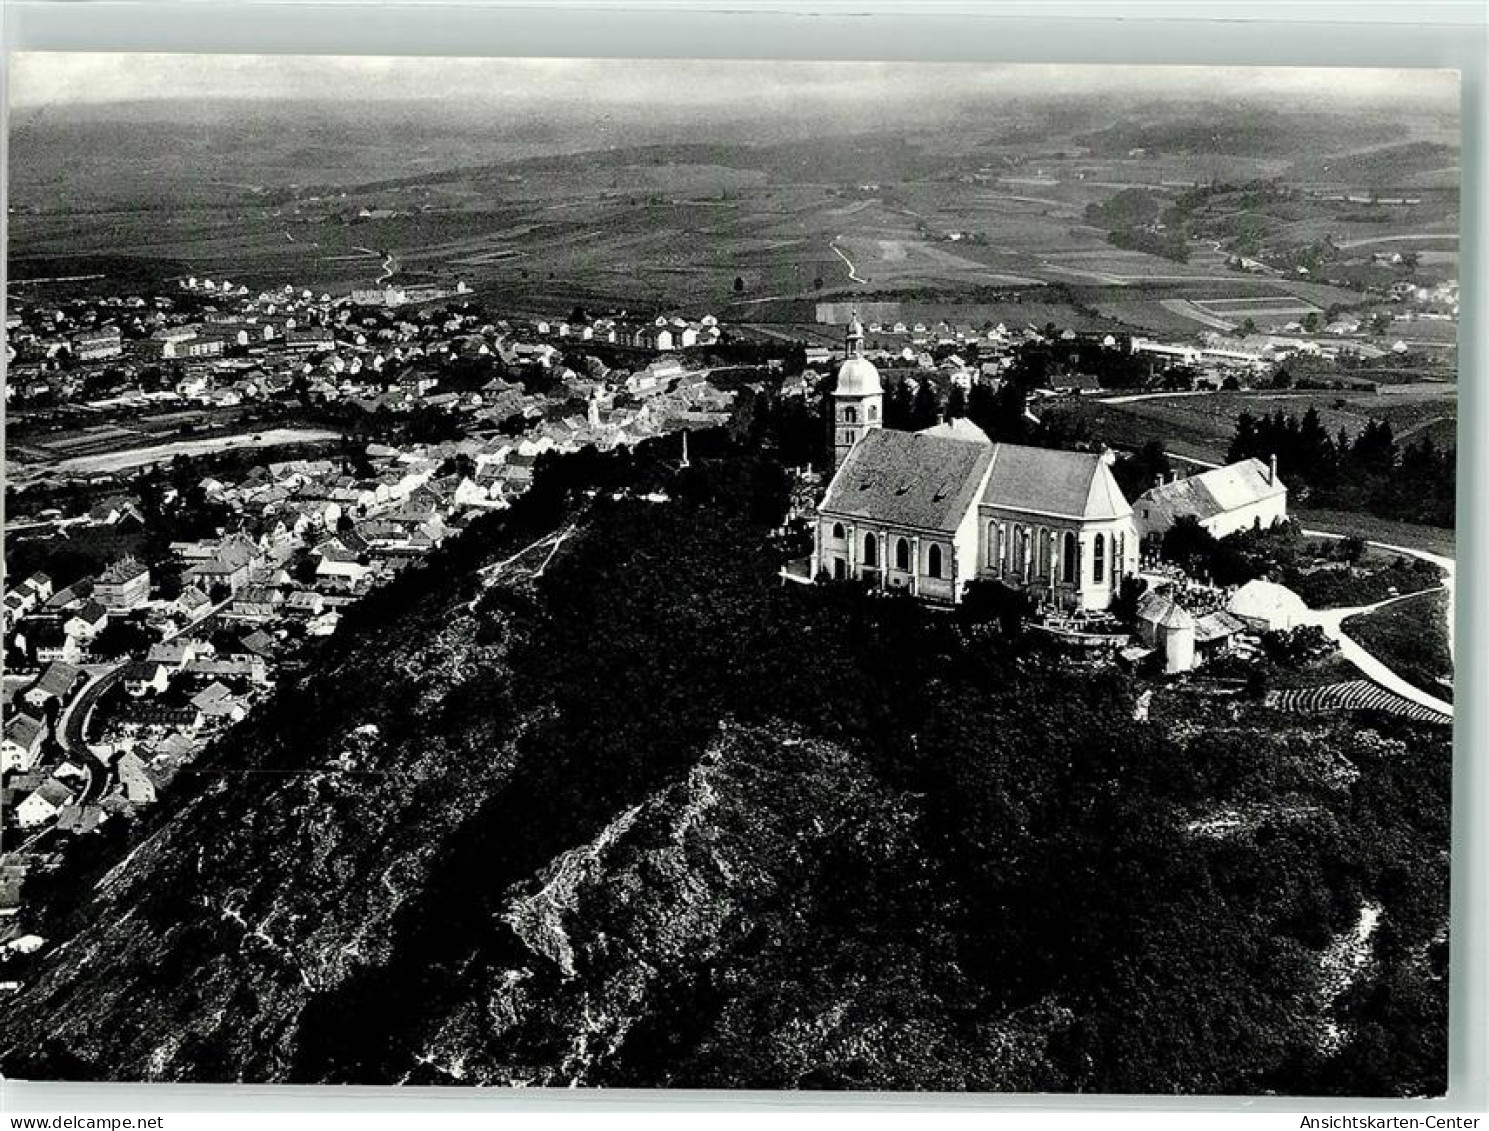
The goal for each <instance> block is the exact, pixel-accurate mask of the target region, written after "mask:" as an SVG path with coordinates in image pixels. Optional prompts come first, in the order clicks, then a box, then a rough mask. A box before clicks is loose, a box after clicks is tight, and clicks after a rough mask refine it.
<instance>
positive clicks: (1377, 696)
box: [1267, 679, 1453, 726]
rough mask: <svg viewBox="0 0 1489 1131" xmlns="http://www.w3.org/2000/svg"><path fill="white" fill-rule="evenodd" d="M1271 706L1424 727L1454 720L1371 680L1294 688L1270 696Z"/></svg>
mask: <svg viewBox="0 0 1489 1131" xmlns="http://www.w3.org/2000/svg"><path fill="white" fill-rule="evenodd" d="M1267 706H1268V707H1273V708H1275V709H1277V710H1279V711H1292V712H1298V713H1319V712H1323V711H1390V712H1391V713H1392V714H1396V715H1402V716H1404V717H1406V718H1408V719H1412V720H1414V721H1416V722H1423V723H1439V724H1441V725H1443V726H1451V725H1452V722H1453V720H1452V718H1451V717H1450V716H1448V715H1445V714H1443V713H1442V712H1441V711H1434V710H1432V709H1431V708H1430V707H1423V706H1421V705H1420V704H1417V703H1413V702H1412V701H1411V700H1410V699H1405V698H1402V697H1401V696H1400V695H1397V694H1396V693H1395V692H1393V691H1387V690H1386V689H1385V688H1383V687H1378V686H1377V685H1375V684H1374V683H1371V682H1370V681H1369V680H1368V679H1352V680H1348V681H1346V682H1344V683H1328V684H1324V685H1322V686H1320V687H1293V688H1288V689H1286V690H1282V691H1269V692H1268V693H1267Z"/></svg>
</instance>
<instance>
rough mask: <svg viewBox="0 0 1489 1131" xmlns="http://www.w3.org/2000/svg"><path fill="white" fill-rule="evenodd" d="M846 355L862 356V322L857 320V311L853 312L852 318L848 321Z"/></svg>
mask: <svg viewBox="0 0 1489 1131" xmlns="http://www.w3.org/2000/svg"><path fill="white" fill-rule="evenodd" d="M848 356H849V357H862V356H863V323H862V322H860V321H859V320H858V311H856V310H855V311H854V312H853V320H852V321H851V322H849V323H848Z"/></svg>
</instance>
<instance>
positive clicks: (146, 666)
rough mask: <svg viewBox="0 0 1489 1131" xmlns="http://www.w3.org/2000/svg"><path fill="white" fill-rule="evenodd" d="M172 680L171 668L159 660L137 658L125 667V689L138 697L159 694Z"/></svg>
mask: <svg viewBox="0 0 1489 1131" xmlns="http://www.w3.org/2000/svg"><path fill="white" fill-rule="evenodd" d="M170 682H171V670H170V669H169V668H168V667H166V666H165V665H164V664H162V663H160V661H158V660H136V661H135V662H134V663H132V664H130V665H129V666H128V667H126V668H125V669H124V690H125V691H126V692H127V693H128V694H130V695H132V696H134V697H135V698H138V697H139V696H141V695H159V694H160V693H161V692H162V691H164V690H165V689H166V688H167V687H169V686H170Z"/></svg>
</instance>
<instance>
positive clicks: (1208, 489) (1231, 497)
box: [1133, 459, 1287, 541]
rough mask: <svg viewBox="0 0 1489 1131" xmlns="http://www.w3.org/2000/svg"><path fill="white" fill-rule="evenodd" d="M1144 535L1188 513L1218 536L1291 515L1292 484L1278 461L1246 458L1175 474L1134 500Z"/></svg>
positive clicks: (1155, 534)
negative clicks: (1279, 471) (1289, 494)
mask: <svg viewBox="0 0 1489 1131" xmlns="http://www.w3.org/2000/svg"><path fill="white" fill-rule="evenodd" d="M1133 512H1134V515H1135V517H1136V520H1137V528H1138V532H1139V533H1140V534H1141V535H1142V537H1143V539H1144V540H1145V541H1147V540H1151V539H1157V538H1161V537H1163V535H1164V533H1165V532H1166V531H1167V530H1168V529H1169V528H1170V527H1171V526H1173V524H1174V521H1175V520H1176V519H1178V518H1181V517H1183V516H1186V515H1187V516H1190V517H1193V518H1195V519H1197V520H1198V521H1199V524H1200V526H1202V527H1203V528H1204V529H1206V530H1208V531H1209V532H1210V533H1211V534H1212V535H1214V536H1215V537H1216V538H1224V537H1225V536H1226V535H1227V534H1235V533H1236V532H1237V531H1241V530H1250V529H1253V528H1255V527H1268V526H1271V525H1273V524H1274V523H1277V522H1282V521H1284V520H1285V519H1286V518H1287V486H1286V485H1285V484H1284V483H1283V482H1282V481H1281V480H1280V479H1279V478H1278V477H1277V461H1276V459H1273V460H1272V462H1271V464H1270V465H1268V464H1264V463H1262V461H1261V460H1259V459H1247V460H1242V461H1241V462H1240V463H1233V464H1230V465H1229V466H1226V467H1217V468H1214V469H1213V470H1211V471H1206V472H1203V473H1201V474H1199V475H1191V476H1189V477H1188V478H1186V479H1172V480H1170V481H1169V482H1167V483H1160V484H1158V485H1157V486H1156V487H1150V488H1148V490H1146V491H1144V492H1143V493H1142V494H1141V495H1140V496H1139V497H1138V500H1137V503H1136V504H1135V505H1134V506H1133Z"/></svg>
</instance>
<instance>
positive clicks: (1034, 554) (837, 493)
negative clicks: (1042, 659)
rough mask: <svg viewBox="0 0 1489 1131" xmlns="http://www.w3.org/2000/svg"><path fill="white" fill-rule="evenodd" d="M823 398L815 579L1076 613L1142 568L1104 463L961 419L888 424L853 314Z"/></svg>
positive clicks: (1098, 604)
mask: <svg viewBox="0 0 1489 1131" xmlns="http://www.w3.org/2000/svg"><path fill="white" fill-rule="evenodd" d="M831 399H832V424H833V468H834V471H833V476H832V480H831V482H830V483H829V485H828V488H827V493H826V495H825V496H824V497H823V499H822V502H821V505H820V506H819V507H818V512H817V524H816V530H815V535H814V545H813V551H812V576H814V577H820V576H823V575H826V576H827V577H830V578H837V579H843V578H850V577H851V578H856V579H859V580H861V581H866V582H868V583H869V584H871V585H875V586H880V587H883V588H888V589H904V590H907V591H909V592H910V593H911V594H913V595H915V596H916V597H918V598H921V599H922V600H925V601H929V602H934V603H938V604H956V603H957V602H958V601H960V600H961V597H962V594H963V592H964V590H965V588H966V586H967V583H968V582H969V581H972V580H975V579H982V578H987V579H993V580H997V581H1000V582H1002V583H1004V584H1006V585H1008V586H1010V587H1013V588H1016V589H1019V590H1022V591H1025V592H1028V593H1029V594H1030V596H1032V597H1034V598H1035V599H1036V600H1038V601H1040V602H1041V603H1043V604H1048V605H1051V606H1054V607H1057V608H1060V609H1066V610H1071V611H1076V610H1102V609H1107V608H1108V607H1110V605H1111V603H1112V600H1113V598H1114V597H1115V596H1116V594H1117V593H1118V592H1119V590H1120V588H1121V584H1122V579H1123V578H1125V577H1127V576H1129V575H1131V574H1134V573H1136V572H1137V567H1138V550H1139V545H1138V532H1137V528H1136V526H1135V524H1134V520H1133V512H1132V507H1131V506H1130V505H1129V504H1128V502H1127V500H1126V498H1125V497H1124V496H1123V494H1122V491H1121V488H1120V487H1118V486H1117V481H1116V479H1115V478H1114V477H1113V476H1112V471H1111V456H1110V455H1109V454H1095V453H1086V452H1066V451H1056V450H1053V449H1049V448H1033V447H1026V446H1024V445H1020V444H1000V443H994V442H992V441H991V440H990V439H989V438H988V436H987V434H986V433H985V432H983V430H982V429H981V428H979V427H977V425H975V424H973V423H972V422H971V421H968V420H960V419H959V420H953V421H949V422H946V423H942V424H938V425H936V426H935V427H933V428H927V429H924V430H923V431H919V432H902V431H898V430H896V429H890V428H885V427H884V388H883V385H882V383H881V382H880V378H879V371H878V369H877V368H876V367H875V365H874V363H873V362H871V361H870V360H869V359H868V358H866V357H865V356H864V352H863V326H862V324H861V323H860V322H859V321H858V319H857V317H855V318H854V319H853V320H852V322H851V323H850V324H849V326H848V332H847V358H846V359H845V360H844V361H843V363H842V365H841V367H840V368H839V369H838V377H837V385H836V388H835V389H834V391H833V393H832V398H831Z"/></svg>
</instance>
